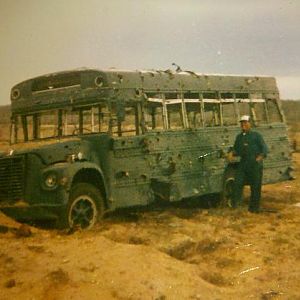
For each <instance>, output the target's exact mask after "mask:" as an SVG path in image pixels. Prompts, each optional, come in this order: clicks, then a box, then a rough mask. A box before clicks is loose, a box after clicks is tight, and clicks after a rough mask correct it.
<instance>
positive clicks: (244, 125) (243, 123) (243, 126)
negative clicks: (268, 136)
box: [241, 121, 251, 132]
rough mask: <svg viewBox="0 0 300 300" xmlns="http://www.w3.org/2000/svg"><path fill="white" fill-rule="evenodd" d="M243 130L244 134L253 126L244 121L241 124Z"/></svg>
mask: <svg viewBox="0 0 300 300" xmlns="http://www.w3.org/2000/svg"><path fill="white" fill-rule="evenodd" d="M241 128H242V131H243V132H248V131H249V130H250V128H251V124H250V122H248V121H242V122H241Z"/></svg>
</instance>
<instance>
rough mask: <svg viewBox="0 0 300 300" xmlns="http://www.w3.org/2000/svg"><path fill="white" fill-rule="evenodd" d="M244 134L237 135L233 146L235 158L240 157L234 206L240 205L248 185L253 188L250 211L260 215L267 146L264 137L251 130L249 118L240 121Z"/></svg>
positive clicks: (244, 117)
mask: <svg viewBox="0 0 300 300" xmlns="http://www.w3.org/2000/svg"><path fill="white" fill-rule="evenodd" d="M240 124H241V129H242V132H241V133H240V134H238V135H237V137H236V139H235V143H234V146H233V151H232V154H233V156H238V157H240V163H239V165H238V168H237V172H236V175H235V184H234V191H233V199H232V206H233V207H234V208H236V207H237V206H239V205H240V203H241V199H242V194H243V187H244V185H245V183H248V184H249V185H250V188H251V198H250V203H249V209H248V210H249V211H250V212H252V213H258V212H259V210H260V196H261V184H262V175H263V159H264V158H265V157H266V156H267V146H266V144H265V142H264V139H263V137H262V136H261V135H260V134H259V133H258V132H255V131H252V130H251V123H250V117H249V116H246V115H245V116H242V117H241V119H240Z"/></svg>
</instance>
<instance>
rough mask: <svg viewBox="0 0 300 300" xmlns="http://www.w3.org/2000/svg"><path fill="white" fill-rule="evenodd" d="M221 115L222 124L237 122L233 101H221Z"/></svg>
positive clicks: (228, 124) (234, 123)
mask: <svg viewBox="0 0 300 300" xmlns="http://www.w3.org/2000/svg"><path fill="white" fill-rule="evenodd" d="M222 117H223V125H224V126H230V125H236V124H237V115H236V111H235V103H234V101H232V102H229V101H228V102H225V101H224V102H222Z"/></svg>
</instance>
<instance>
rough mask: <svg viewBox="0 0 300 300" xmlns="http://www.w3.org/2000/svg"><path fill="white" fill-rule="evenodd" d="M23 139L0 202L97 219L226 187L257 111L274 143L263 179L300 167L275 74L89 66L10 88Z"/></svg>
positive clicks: (30, 214)
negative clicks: (245, 127) (238, 142)
mask: <svg viewBox="0 0 300 300" xmlns="http://www.w3.org/2000/svg"><path fill="white" fill-rule="evenodd" d="M11 110H12V113H11V144H12V150H11V151H9V152H8V153H1V156H0V209H1V210H3V211H4V212H5V213H7V214H9V215H12V216H15V217H17V218H22V219H26V218H29V219H42V218H53V219H55V220H57V222H58V225H59V226H61V227H73V226H79V227H81V228H90V227H92V226H93V225H94V223H95V222H96V220H97V219H98V218H100V217H101V216H102V215H103V214H104V213H105V212H106V211H112V210H115V209H116V208H121V207H129V206H136V205H148V204H150V203H152V202H154V201H156V199H161V200H162V201H169V202H173V201H180V200H183V199H186V198H190V197H194V196H201V195H205V194H212V193H220V194H222V195H223V199H225V200H224V201H225V202H227V201H229V202H230V194H231V192H230V190H231V187H232V184H233V181H234V172H235V169H236V166H237V164H238V161H235V162H233V163H228V162H227V161H226V159H225V158H224V155H223V154H224V153H226V152H227V151H228V150H229V149H230V148H231V147H232V145H233V142H234V139H235V136H236V135H237V133H238V132H240V127H239V122H238V120H239V118H240V116H241V115H245V114H248V115H251V117H252V120H253V127H254V128H255V130H257V131H259V132H260V133H261V134H262V135H263V136H264V139H265V141H266V143H267V145H268V147H269V149H270V154H269V155H268V158H267V159H266V160H265V165H264V178H263V182H264V183H274V182H279V181H283V180H288V179H290V178H291V170H292V166H291V149H290V144H289V141H288V137H287V127H286V123H285V118H284V115H283V112H282V110H281V107H280V99H279V92H278V89H277V86H276V81H275V79H274V78H272V77H262V76H260V77H255V76H231V75H230V76H229V75H204V74H198V73H195V72H191V71H184V72H172V71H170V70H166V71H159V70H158V71H152V70H151V71H122V70H115V69H111V70H96V69H82V70H73V71H65V72H58V73H52V74H48V75H44V76H39V77H36V78H33V79H29V80H26V81H24V82H21V83H19V84H17V85H15V86H14V87H13V88H12V91H11Z"/></svg>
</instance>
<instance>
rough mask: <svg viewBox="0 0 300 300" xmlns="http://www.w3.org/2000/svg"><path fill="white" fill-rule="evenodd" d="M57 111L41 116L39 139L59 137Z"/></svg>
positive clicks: (41, 114)
mask: <svg viewBox="0 0 300 300" xmlns="http://www.w3.org/2000/svg"><path fill="white" fill-rule="evenodd" d="M57 120H58V119H57V111H48V112H43V113H40V114H39V138H41V139H43V138H50V137H55V136H56V135H57V125H58V124H57Z"/></svg>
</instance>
